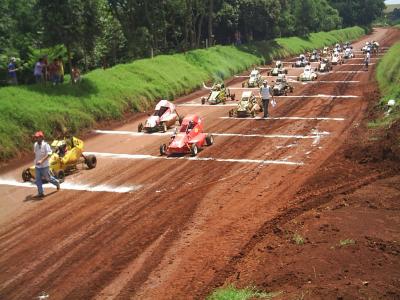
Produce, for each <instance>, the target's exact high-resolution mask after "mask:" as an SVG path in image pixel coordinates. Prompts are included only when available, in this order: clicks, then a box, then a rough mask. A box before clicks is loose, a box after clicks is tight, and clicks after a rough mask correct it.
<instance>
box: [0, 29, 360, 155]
mask: <svg viewBox="0 0 400 300" xmlns="http://www.w3.org/2000/svg"><path fill="white" fill-rule="evenodd" d="M363 34H364V30H363V29H362V28H360V27H353V28H347V29H343V30H335V31H332V32H322V33H314V34H311V35H310V36H309V38H307V39H300V38H283V39H276V40H274V41H269V42H259V43H254V44H251V45H244V46H241V47H233V46H216V47H213V48H210V49H207V50H194V51H190V52H187V53H185V54H182V53H181V54H174V55H160V56H157V57H155V58H154V59H142V60H137V61H134V62H132V63H128V64H121V65H117V66H115V67H113V68H110V69H107V70H102V69H98V70H95V71H92V72H90V73H88V74H85V76H84V79H83V81H82V83H81V84H79V85H74V86H72V85H70V84H68V83H65V84H63V85H60V86H56V87H53V86H51V85H47V86H38V85H31V86H17V87H4V88H1V89H0V160H2V161H4V160H6V159H9V158H12V157H15V156H16V155H17V154H18V153H19V151H23V150H29V149H30V147H31V143H30V141H31V139H30V137H31V135H32V134H33V132H34V131H36V130H43V131H44V132H45V133H46V135H47V136H48V139H50V138H51V137H54V136H57V135H60V133H61V132H62V131H63V129H64V128H65V129H67V130H68V132H71V133H74V134H76V133H78V134H79V131H80V130H82V129H84V128H90V127H92V126H94V124H95V123H96V122H99V121H102V120H111V119H119V118H122V116H123V114H124V112H127V111H140V110H143V109H145V108H149V107H150V106H152V105H153V104H154V101H156V100H157V99H162V98H164V99H165V98H168V99H173V98H174V97H176V96H178V95H182V94H185V93H188V92H190V91H192V90H194V89H196V88H199V87H200V85H201V83H202V82H203V81H209V80H216V79H218V78H227V77H229V76H232V75H233V74H235V73H238V72H241V71H244V70H246V69H248V68H249V67H251V66H252V65H256V64H260V63H261V62H263V61H269V60H271V59H272V58H277V57H286V56H289V55H294V54H298V53H300V52H302V51H304V50H310V49H313V48H319V47H322V46H324V45H328V44H333V43H335V42H337V41H345V40H353V39H356V38H358V37H360V36H361V35H363Z"/></svg>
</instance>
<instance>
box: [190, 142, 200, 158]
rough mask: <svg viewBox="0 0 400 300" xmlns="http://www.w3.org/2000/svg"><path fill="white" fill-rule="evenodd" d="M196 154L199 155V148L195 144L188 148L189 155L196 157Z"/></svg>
mask: <svg viewBox="0 0 400 300" xmlns="http://www.w3.org/2000/svg"><path fill="white" fill-rule="evenodd" d="M197 153H199V148H197V145H196V144H193V145H192V147H190V154H191V155H192V156H196V155H197Z"/></svg>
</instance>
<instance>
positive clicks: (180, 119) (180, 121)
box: [179, 116, 184, 125]
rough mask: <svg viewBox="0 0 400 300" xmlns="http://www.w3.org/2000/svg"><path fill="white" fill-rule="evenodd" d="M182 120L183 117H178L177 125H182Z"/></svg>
mask: <svg viewBox="0 0 400 300" xmlns="http://www.w3.org/2000/svg"><path fill="white" fill-rule="evenodd" d="M183 118H184V116H180V117H179V125H182V122H183Z"/></svg>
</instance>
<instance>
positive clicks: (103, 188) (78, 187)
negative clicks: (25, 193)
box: [0, 178, 142, 194]
mask: <svg viewBox="0 0 400 300" xmlns="http://www.w3.org/2000/svg"><path fill="white" fill-rule="evenodd" d="M0 185H6V186H15V187H25V188H36V185H35V184H34V183H31V182H19V181H17V180H15V179H1V178H0ZM43 186H44V187H45V188H52V189H55V186H53V185H52V184H49V183H46V184H44V185H43ZM140 188H142V186H141V185H133V186H112V185H107V184H100V185H89V184H75V183H69V182H63V183H61V189H62V190H71V191H86V192H103V193H119V194H122V193H130V192H134V191H137V190H139V189H140Z"/></svg>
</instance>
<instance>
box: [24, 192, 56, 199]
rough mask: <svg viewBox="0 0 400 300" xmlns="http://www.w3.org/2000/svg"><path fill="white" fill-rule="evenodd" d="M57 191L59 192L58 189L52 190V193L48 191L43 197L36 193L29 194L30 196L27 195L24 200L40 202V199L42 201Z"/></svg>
mask: <svg viewBox="0 0 400 300" xmlns="http://www.w3.org/2000/svg"><path fill="white" fill-rule="evenodd" d="M56 193H57V191H54V192H51V193H48V194H46V195H44V196H43V197H36V195H32V194H31V195H28V196H26V197H25V199H24V202H39V201H42V200H44V199H45V198H47V197H49V196H51V195H54V194H56Z"/></svg>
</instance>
